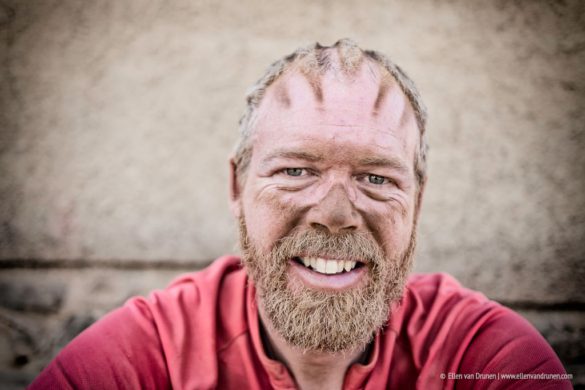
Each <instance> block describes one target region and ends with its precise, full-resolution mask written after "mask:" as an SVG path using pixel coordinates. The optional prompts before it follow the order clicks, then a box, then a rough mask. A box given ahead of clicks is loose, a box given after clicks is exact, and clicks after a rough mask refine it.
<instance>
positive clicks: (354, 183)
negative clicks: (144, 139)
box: [232, 61, 420, 388]
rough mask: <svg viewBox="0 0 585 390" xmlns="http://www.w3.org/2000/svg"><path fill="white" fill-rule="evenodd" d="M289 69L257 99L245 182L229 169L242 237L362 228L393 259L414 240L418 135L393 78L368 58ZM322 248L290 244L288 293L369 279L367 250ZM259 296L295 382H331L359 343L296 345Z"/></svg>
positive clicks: (264, 246) (262, 239)
mask: <svg viewBox="0 0 585 390" xmlns="http://www.w3.org/2000/svg"><path fill="white" fill-rule="evenodd" d="M292 69H293V70H291V71H289V72H288V73H286V74H284V75H282V76H280V78H279V79H278V80H277V81H276V82H274V84H272V85H271V86H270V87H269V88H268V89H267V90H266V94H265V96H264V98H263V99H262V102H261V103H260V106H259V108H258V111H257V116H256V118H255V121H254V123H255V126H254V131H253V133H252V135H251V144H252V150H253V152H252V157H251V160H250V163H249V166H248V170H247V173H246V180H245V182H244V184H243V185H242V186H241V187H239V184H238V183H239V182H238V179H237V178H236V177H233V178H232V183H235V185H236V187H232V189H233V191H234V193H233V194H232V210H233V212H234V214H235V216H236V217H237V218H239V219H244V220H245V223H246V226H247V227H246V237H245V238H246V240H249V242H250V244H251V245H252V246H253V247H254V248H255V250H256V251H258V252H259V253H264V254H268V253H271V251H273V250H274V249H275V247H276V246H277V245H278V243H279V242H280V240H282V239H284V238H285V237H288V236H291V235H292V234H293V232H295V231H301V232H302V231H308V230H314V231H320V232H323V233H327V234H330V235H334V236H339V235H343V234H345V233H355V234H362V235H364V236H367V237H370V238H371V239H372V240H373V241H375V243H376V244H377V245H378V246H379V248H380V250H381V251H383V253H384V256H385V257H386V258H387V259H388V260H387V261H396V262H397V263H396V264H397V267H401V265H399V264H400V261H401V260H397V259H406V258H408V257H405V254H409V253H411V250H412V248H413V241H412V237H413V230H414V226H415V215H416V204H417V201H416V197H417V183H416V177H415V173H414V161H415V150H416V148H417V147H418V145H419V141H420V139H419V130H418V127H417V123H416V119H415V116H414V113H413V110H412V107H411V105H410V104H409V103H408V100H407V98H406V96H405V95H404V94H403V93H402V91H401V89H400V87H399V86H398V85H397V83H396V82H395V81H394V79H392V78H391V77H390V76H389V75H388V74H385V73H383V71H380V70H378V69H377V68H375V66H374V65H371V64H370V63H369V62H367V61H363V63H362V64H361V67H360V68H359V69H358V70H357V71H356V72H355V73H354V74H353V75H347V74H341V73H339V72H326V73H324V74H319V75H317V76H318V77H317V76H316V75H315V74H310V75H307V74H303V73H302V72H299V71H294V69H295V68H292ZM380 74H382V76H380ZM235 172H236V169H235V165H234V164H233V163H232V175H235ZM326 252H327V251H324V252H323V253H310V254H309V255H307V254H305V253H294V254H293V253H291V254H290V255H289V256H290V257H289V258H288V260H286V264H285V265H284V267H286V271H285V273H284V275H285V276H284V277H285V278H286V282H287V283H286V285H287V287H285V288H287V289H288V290H289V291H290V292H291V293H292V294H293V295H294V294H295V293H296V292H299V293H300V292H302V291H303V290H312V291H315V292H320V291H322V292H327V293H339V294H346V293H348V292H352V291H353V290H363V289H365V287H366V286H368V285H373V283H374V282H373V280H374V279H375V278H374V276H375V275H374V274H372V272H373V268H372V267H373V264H367V259H361V260H360V259H353V258H352V259H350V258H344V255H343V254H339V253H338V254H337V255H336V256H333V257H332V256H331V255H330V253H326ZM307 257H310V258H309V259H307ZM392 259H393V260H392ZM327 260H335V261H329V262H328V261H327ZM250 261H254V260H253V259H250ZM264 261H266V260H264ZM340 261H343V262H342V263H340ZM347 261H350V263H347V265H348V270H345V266H346V262H347ZM351 261H355V265H354V264H352V263H351ZM404 261H406V260H404ZM342 267H343V269H342ZM258 272H261V271H258ZM375 283H377V285H380V283H387V282H381V281H380V279H379V278H378V279H377V282H375ZM305 292H306V291H305ZM263 305H264V304H262V303H261V304H260V305H259V310H260V318H261V320H262V322H263V323H264V324H265V325H266V329H267V335H268V338H269V340H270V342H271V343H273V344H274V345H273V346H274V349H275V350H276V352H277V354H278V356H280V357H281V360H282V361H283V362H284V363H285V364H286V365H287V366H288V367H289V369H290V370H291V371H292V373H293V375H295V379H296V380H297V382H298V384H299V385H300V387H301V388H312V387H313V386H315V388H316V387H319V386H321V388H322V386H324V385H325V386H328V385H331V387H330V388H340V386H341V383H343V377H344V371H345V369H347V367H348V365H349V364H351V362H352V361H355V360H356V359H358V358H359V356H360V355H361V351H362V348H365V345H363V346H357V347H352V348H351V350H346V351H345V352H342V353H341V354H336V353H325V352H319V351H299V350H297V349H295V348H294V347H293V346H291V345H289V344H288V342H287V341H286V340H285V339H283V338H282V337H281V335H280V334H279V331H278V330H277V329H275V328H274V327H273V326H272V324H271V321H270V320H269V318H268V316H267V314H266V312H265V311H264V309H263V307H262V306H263ZM271 307H273V308H274V306H271ZM360 318H361V317H360ZM311 367H312V368H317V367H321V369H317V370H316V371H315V370H313V369H312V368H311ZM318 373H320V374H319V375H316V374H318Z"/></svg>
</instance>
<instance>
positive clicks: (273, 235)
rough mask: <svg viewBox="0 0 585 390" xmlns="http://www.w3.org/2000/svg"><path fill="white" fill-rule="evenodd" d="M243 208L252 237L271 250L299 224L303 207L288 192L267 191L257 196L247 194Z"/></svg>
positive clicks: (262, 246) (257, 243)
mask: <svg viewBox="0 0 585 390" xmlns="http://www.w3.org/2000/svg"><path fill="white" fill-rule="evenodd" d="M243 210H244V216H245V218H246V224H247V226H248V234H249V236H250V239H252V240H253V242H254V243H255V244H256V245H258V246H260V247H261V248H262V249H263V250H266V251H269V250H271V249H272V247H273V245H274V243H275V242H276V241H277V240H279V239H280V238H282V237H284V236H286V235H287V234H289V233H290V231H291V230H292V229H294V228H295V227H296V226H297V225H298V223H299V221H300V219H301V216H302V210H303V207H302V206H299V205H298V202H296V201H295V200H294V199H291V196H288V195H287V194H276V193H273V192H267V191H265V192H262V193H261V194H258V195H257V196H245V197H244V202H243Z"/></svg>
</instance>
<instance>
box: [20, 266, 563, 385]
mask: <svg viewBox="0 0 585 390" xmlns="http://www.w3.org/2000/svg"><path fill="white" fill-rule="evenodd" d="M541 373H545V374H560V375H562V374H565V371H564V369H563V366H562V365H561V363H560V361H559V359H558V358H557V356H556V355H555V353H554V352H553V350H552V349H551V348H550V346H549V345H548V344H547V343H546V341H545V340H544V339H543V338H542V336H540V334H539V333H538V332H537V331H536V330H535V329H534V328H533V327H532V326H531V325H530V324H529V323H528V322H527V321H525V320H524V319H523V318H521V317H520V316H519V315H517V314H515V313H514V312H512V311H511V310H509V309H507V308H505V307H503V306H501V305H499V304H498V303H495V302H493V301H490V300H488V299H487V298H486V297H485V296H484V295H482V294H480V293H478V292H474V291H471V290H467V289H465V288H462V287H461V286H460V285H459V284H458V283H457V282H456V281H455V280H454V279H453V278H451V277H450V276H448V275H444V274H431V275H413V276H411V277H410V279H409V282H408V285H407V288H406V290H405V294H404V297H403V299H402V301H401V302H400V304H395V306H394V307H393V310H392V315H391V318H390V320H389V322H388V325H387V327H385V328H384V329H382V330H381V331H380V332H378V334H377V336H376V338H375V340H374V343H373V346H372V351H371V354H370V358H369V361H368V363H367V364H365V365H362V364H357V363H356V364H353V365H352V366H351V367H350V368H349V369H348V371H347V372H346V374H345V379H344V388H345V389H382V388H393V389H411V388H418V389H443V388H446V389H452V388H457V389H467V388H469V389H471V388H473V389H488V388H489V389H497V388H507V387H509V386H510V385H512V387H513V388H515V389H516V388H526V389H534V388H551V389H553V388H554V389H570V388H571V384H570V382H569V381H567V380H560V379H508V380H506V379H504V378H502V374H519V375H522V374H524V375H526V374H541ZM466 374H467V375H471V378H469V377H467V378H466V377H464V375H466ZM489 375H492V377H490V376H489ZM497 375H500V377H499V378H498V377H497ZM455 378H459V379H455ZM171 387H172V388H174V389H212V388H220V389H236V388H237V389H242V388H246V389H270V388H276V389H293V388H295V382H294V380H293V378H292V376H291V375H290V373H289V371H288V370H287V368H286V367H285V366H284V365H282V364H281V363H279V362H277V361H275V360H271V359H270V358H268V357H267V356H266V354H265V352H264V349H263V347H262V341H261V338H260V332H259V323H258V309H257V307H256V300H255V292H254V286H253V285H252V284H251V282H250V281H249V280H248V279H247V276H246V274H245V272H244V270H243V269H242V268H241V266H240V262H239V259H238V258H236V257H223V258H220V259H218V260H216V261H215V262H214V263H213V264H212V265H211V266H209V267H208V268H206V269H205V270H203V271H200V272H195V273H191V274H187V275H184V276H182V277H180V278H179V279H177V280H175V281H174V282H173V283H172V284H171V285H170V286H169V287H168V288H167V289H165V290H163V291H156V292H154V293H152V294H151V295H150V297H149V298H148V299H145V298H141V297H139V298H133V299H131V300H129V301H128V302H127V303H126V304H125V305H124V306H123V307H122V308H119V309H117V310H115V311H113V312H112V313H110V314H108V315H107V316H105V317H104V318H103V319H101V320H100V321H98V322H96V323H95V324H94V325H93V326H91V327H90V328H88V329H87V330H86V331H84V332H83V333H82V334H80V335H79V336H78V337H77V338H75V339H74V340H73V341H72V342H71V343H70V344H69V345H68V346H67V347H66V348H65V349H63V351H61V353H60V354H59V355H58V356H57V358H55V360H53V361H52V362H51V363H50V364H49V366H48V367H47V368H46V369H45V370H44V371H43V372H42V373H41V375H40V376H39V377H38V378H37V379H36V380H35V382H33V383H32V385H31V386H30V388H32V389H47V388H59V389H67V388H75V389H89V388H92V389H139V388H142V389H164V388H171Z"/></svg>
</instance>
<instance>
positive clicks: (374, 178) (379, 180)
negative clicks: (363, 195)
mask: <svg viewBox="0 0 585 390" xmlns="http://www.w3.org/2000/svg"><path fill="white" fill-rule="evenodd" d="M368 181H369V182H370V183H372V184H378V185H379V184H384V183H385V182H386V178H385V177H384V176H378V175H368Z"/></svg>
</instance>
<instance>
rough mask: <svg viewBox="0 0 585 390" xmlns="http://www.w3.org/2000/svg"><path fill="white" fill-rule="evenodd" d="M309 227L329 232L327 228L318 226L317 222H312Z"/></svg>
mask: <svg viewBox="0 0 585 390" xmlns="http://www.w3.org/2000/svg"><path fill="white" fill-rule="evenodd" d="M311 227H312V228H313V229H315V230H329V229H328V228H327V226H325V225H323V224H320V223H318V222H312V223H311Z"/></svg>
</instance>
